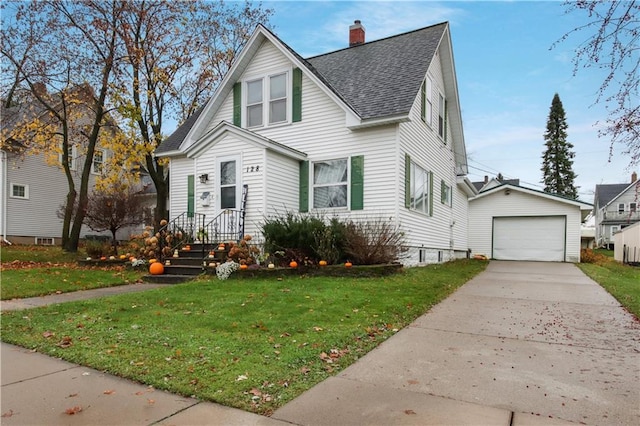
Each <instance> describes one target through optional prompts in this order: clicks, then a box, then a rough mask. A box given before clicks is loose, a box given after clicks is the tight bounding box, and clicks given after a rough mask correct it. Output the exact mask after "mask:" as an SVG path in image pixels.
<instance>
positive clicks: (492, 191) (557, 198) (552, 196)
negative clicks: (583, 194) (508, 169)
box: [469, 183, 593, 216]
mask: <svg viewBox="0 0 640 426" xmlns="http://www.w3.org/2000/svg"><path fill="white" fill-rule="evenodd" d="M505 190H512V191H519V192H523V193H525V194H530V195H534V196H537V197H542V198H546V199H548V200H552V201H558V202H560V203H566V204H570V205H573V206H576V207H580V210H581V211H583V212H585V214H584V215H586V213H588V212H590V211H591V210H592V209H593V204H589V203H585V202H584V201H580V200H572V199H571V198H566V197H562V196H560V195H556V194H550V193H548V192H544V191H537V190H535V189H531V188H525V187H523V186H518V185H512V184H510V183H503V184H502V185H498V186H496V187H493V188H491V189H488V190H486V191H483V192H481V193H480V194H478V195H477V196H476V197H474V198H472V199H470V200H469V201H470V202H473V201H474V200H477V199H480V198H482V197H486V196H488V195H491V194H495V193H496V192H501V191H505ZM584 215H583V216H584Z"/></svg>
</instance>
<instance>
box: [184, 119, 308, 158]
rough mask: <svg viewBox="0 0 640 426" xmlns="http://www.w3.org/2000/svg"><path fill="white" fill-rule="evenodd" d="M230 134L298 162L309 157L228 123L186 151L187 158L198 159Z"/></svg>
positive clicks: (224, 123) (221, 125) (213, 130)
mask: <svg viewBox="0 0 640 426" xmlns="http://www.w3.org/2000/svg"><path fill="white" fill-rule="evenodd" d="M228 134H233V135H236V136H237V137H239V138H240V139H242V140H243V141H245V142H247V143H249V144H251V145H254V146H258V147H260V148H264V149H268V150H270V151H273V152H277V153H279V154H282V155H284V156H287V157H291V158H294V159H296V160H305V159H306V157H307V154H305V153H304V152H301V151H298V150H297V149H293V148H290V147H288V146H286V145H283V144H281V143H278V142H275V141H273V140H271V139H269V138H265V137H264V136H261V135H259V134H257V133H254V132H252V131H250V130H246V129H241V128H239V127H236V126H234V125H233V124H231V123H227V122H226V121H222V122H220V123H219V124H218V125H217V126H216V127H215V128H214V129H212V130H211V131H209V132H208V133H207V134H206V135H204V136H203V137H202V139H201V142H200V143H198V144H196V145H192V146H191V147H189V149H187V151H186V154H187V157H191V158H195V157H198V156H199V155H200V154H202V153H203V152H205V151H206V150H207V149H208V148H210V147H211V146H213V145H215V144H216V143H218V141H220V140H221V139H222V138H223V137H224V136H226V135H228Z"/></svg>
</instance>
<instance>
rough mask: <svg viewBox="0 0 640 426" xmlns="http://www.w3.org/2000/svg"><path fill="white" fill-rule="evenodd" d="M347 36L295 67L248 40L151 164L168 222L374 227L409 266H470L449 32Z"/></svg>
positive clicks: (262, 40)
mask: <svg viewBox="0 0 640 426" xmlns="http://www.w3.org/2000/svg"><path fill="white" fill-rule="evenodd" d="M349 36H350V47H348V48H345V49H342V50H338V51H335V52H332V53H327V54H324V55H319V56H314V57H311V58H306V59H305V58H302V57H301V56H300V55H299V54H298V53H296V52H295V51H293V50H292V49H291V48H290V47H289V46H287V45H286V44H285V43H284V42H283V41H281V40H280V39H279V38H278V37H277V36H275V35H274V34H273V33H272V32H271V31H269V30H268V29H266V28H265V27H263V26H258V27H257V29H256V31H255V32H254V34H253V35H252V36H251V38H250V39H249V41H248V43H247V45H246V47H245V48H244V49H243V51H242V52H241V53H240V54H239V55H238V57H237V58H236V60H235V62H234V64H233V66H232V67H231V69H230V70H229V72H228V74H227V75H226V77H225V78H224V80H223V81H222V83H221V85H220V87H219V88H218V90H217V92H216V93H215V95H214V96H213V97H212V98H211V99H210V100H209V102H208V103H207V104H206V105H205V106H204V107H203V108H201V109H200V110H198V111H197V112H196V113H194V114H193V115H192V116H191V117H190V118H189V119H188V120H187V121H186V122H185V123H184V124H183V125H182V126H181V127H179V128H178V129H177V130H176V131H175V133H173V134H172V135H171V136H170V137H169V138H167V139H166V140H165V141H164V142H163V143H162V144H161V145H160V146H159V147H158V149H157V150H156V152H155V155H156V156H158V157H167V158H169V159H170V162H171V164H170V219H176V218H177V217H181V215H183V214H185V213H186V216H187V217H188V216H193V215H206V220H207V221H211V220H219V219H214V218H220V217H221V215H225V214H229V212H232V211H240V210H243V212H244V214H246V217H245V220H244V223H243V224H241V225H243V226H240V227H239V226H238V224H237V223H234V227H233V228H232V229H235V230H241V231H238V232H242V231H244V232H246V233H249V234H253V235H254V236H256V235H257V236H259V234H260V229H261V224H262V223H263V221H264V218H265V217H268V216H273V215H282V214H284V213H286V212H295V213H297V212H311V213H317V214H324V215H326V216H327V217H333V216H336V217H341V218H351V219H353V220H361V219H379V218H384V219H385V220H389V221H391V222H392V223H394V224H397V225H398V226H400V227H401V229H402V230H403V231H404V232H405V236H406V242H407V243H408V245H409V246H410V250H409V251H408V253H407V258H406V259H403V262H404V263H405V264H420V263H428V262H438V261H447V260H450V259H453V258H456V257H463V256H467V255H468V251H467V250H468V247H469V244H468V241H467V235H468V229H467V226H468V221H467V217H468V198H469V197H472V196H474V195H475V194H476V193H477V192H476V190H475V188H474V187H473V185H472V184H471V182H470V181H469V180H468V179H467V178H466V174H467V159H466V150H465V142H464V135H463V129H462V118H461V111H460V104H459V98H458V87H457V81H456V74H455V66H454V61H453V51H452V46H451V37H450V33H449V24H448V23H441V24H438V25H433V26H430V27H427V28H423V29H419V30H416V31H412V32H408V33H405V34H400V35H397V36H393V37H388V38H385V39H382V40H377V41H373V42H369V43H365V42H364V37H365V33H364V27H363V26H362V25H361V23H360V22H359V21H356V22H355V23H354V25H352V26H351V27H350V28H349ZM245 204H246V205H245ZM238 217H241V216H238ZM209 223H211V222H209ZM218 223H219V222H216V224H218ZM220 223H222V222H220ZM216 226H217V225H216Z"/></svg>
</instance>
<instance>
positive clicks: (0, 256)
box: [0, 245, 144, 300]
mask: <svg viewBox="0 0 640 426" xmlns="http://www.w3.org/2000/svg"><path fill="white" fill-rule="evenodd" d="M84 257H85V254H84V253H83V252H78V253H68V252H65V251H63V250H62V248H60V247H56V246H36V245H13V246H3V247H0V262H1V264H2V268H1V271H2V272H1V274H2V276H1V278H2V286H0V299H2V300H7V299H14V298H24V297H36V296H45V295H47V294H54V293H67V292H70V291H77V290H87V289H92V288H100V287H111V286H116V285H122V284H127V283H133V282H136V281H137V280H139V279H140V277H142V275H144V271H134V270H131V269H127V268H125V266H124V265H121V264H120V265H109V266H107V265H105V266H95V265H94V266H83V265H79V264H78V259H79V258H84Z"/></svg>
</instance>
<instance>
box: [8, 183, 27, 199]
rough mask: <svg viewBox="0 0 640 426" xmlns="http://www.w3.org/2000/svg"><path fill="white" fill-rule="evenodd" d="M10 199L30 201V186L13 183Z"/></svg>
mask: <svg viewBox="0 0 640 426" xmlns="http://www.w3.org/2000/svg"><path fill="white" fill-rule="evenodd" d="M9 198H17V199H20V200H28V199H29V185H24V184H21V183H13V182H11V192H10V193H9Z"/></svg>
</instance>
